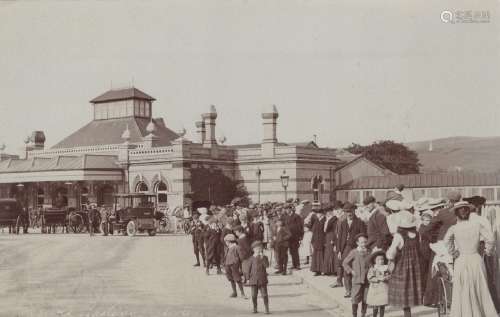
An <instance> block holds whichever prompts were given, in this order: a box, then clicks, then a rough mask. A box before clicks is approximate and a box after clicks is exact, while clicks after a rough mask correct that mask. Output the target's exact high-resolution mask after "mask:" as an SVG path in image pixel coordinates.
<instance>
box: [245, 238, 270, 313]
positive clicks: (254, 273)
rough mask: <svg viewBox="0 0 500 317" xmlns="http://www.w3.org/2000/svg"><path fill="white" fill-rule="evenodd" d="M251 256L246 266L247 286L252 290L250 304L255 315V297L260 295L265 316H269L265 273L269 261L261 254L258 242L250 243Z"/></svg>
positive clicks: (261, 248)
mask: <svg viewBox="0 0 500 317" xmlns="http://www.w3.org/2000/svg"><path fill="white" fill-rule="evenodd" d="M252 249H253V256H251V257H250V259H249V264H248V276H249V281H248V284H249V285H250V287H251V288H252V304H253V313H254V314H255V313H257V295H258V292H259V291H260V295H261V296H262V299H263V300H264V307H265V310H266V314H269V297H268V294H267V271H266V269H267V268H268V267H269V260H268V259H267V256H265V255H264V253H263V245H262V242H260V241H254V242H253V243H252Z"/></svg>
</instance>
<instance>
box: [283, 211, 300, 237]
mask: <svg viewBox="0 0 500 317" xmlns="http://www.w3.org/2000/svg"><path fill="white" fill-rule="evenodd" d="M284 220H285V222H284V225H285V227H287V228H288V230H289V231H290V233H291V234H292V236H291V238H290V240H302V238H303V237H304V220H303V219H302V217H301V216H300V215H297V214H296V213H294V214H292V215H287V217H285V219H284Z"/></svg>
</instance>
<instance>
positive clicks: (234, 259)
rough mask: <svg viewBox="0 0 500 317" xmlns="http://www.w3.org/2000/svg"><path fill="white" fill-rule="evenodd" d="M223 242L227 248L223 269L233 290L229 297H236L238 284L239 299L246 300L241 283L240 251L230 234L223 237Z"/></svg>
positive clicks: (234, 238)
mask: <svg viewBox="0 0 500 317" xmlns="http://www.w3.org/2000/svg"><path fill="white" fill-rule="evenodd" d="M224 242H225V243H226V246H227V251H226V254H225V257H224V258H225V259H224V268H225V270H226V277H227V279H228V281H229V282H230V283H231V289H232V290H233V292H232V293H231V295H230V296H229V297H237V296H238V294H237V293H236V284H238V286H239V288H240V293H241V297H243V298H245V299H247V296H246V295H245V291H244V290H243V283H242V282H241V270H240V266H241V261H242V259H241V249H240V247H239V246H238V244H236V237H235V236H234V235H233V234H231V233H230V234H227V235H226V236H225V237H224Z"/></svg>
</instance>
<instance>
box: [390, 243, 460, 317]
mask: <svg viewBox="0 0 500 317" xmlns="http://www.w3.org/2000/svg"><path fill="white" fill-rule="evenodd" d="M418 259H419V255H418V250H417V247H416V243H415V242H414V241H409V240H406V241H405V245H404V247H403V248H402V249H401V256H399V258H398V257H397V258H396V262H395V267H394V271H393V272H392V275H391V279H390V280H389V305H391V306H396V307H413V306H419V305H421V304H422V297H423V290H422V273H421V267H420V264H419V262H418ZM452 316H454V317H455V315H453V314H452ZM457 317H458V316H457ZM464 317H465V316H464Z"/></svg>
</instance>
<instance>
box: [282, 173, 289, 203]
mask: <svg viewBox="0 0 500 317" xmlns="http://www.w3.org/2000/svg"><path fill="white" fill-rule="evenodd" d="M280 178H281V186H283V189H284V190H285V202H286V200H287V197H286V194H287V193H286V189H287V187H288V182H289V180H290V176H288V175H286V171H285V170H283V175H281V176H280Z"/></svg>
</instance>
